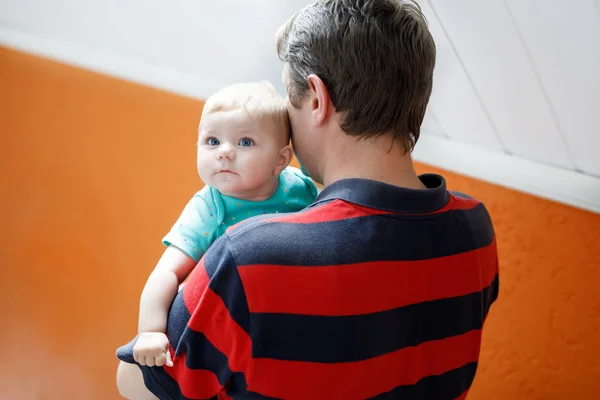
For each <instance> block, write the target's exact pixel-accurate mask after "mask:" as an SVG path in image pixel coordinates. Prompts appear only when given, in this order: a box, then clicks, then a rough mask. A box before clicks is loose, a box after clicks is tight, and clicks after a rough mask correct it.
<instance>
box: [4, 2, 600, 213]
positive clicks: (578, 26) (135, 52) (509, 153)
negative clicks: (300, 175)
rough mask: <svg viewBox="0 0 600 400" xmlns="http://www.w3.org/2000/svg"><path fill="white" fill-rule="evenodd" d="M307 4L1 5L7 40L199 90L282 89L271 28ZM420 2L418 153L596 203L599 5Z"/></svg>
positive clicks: (189, 91) (533, 189)
mask: <svg viewBox="0 0 600 400" xmlns="http://www.w3.org/2000/svg"><path fill="white" fill-rule="evenodd" d="M308 3H310V0H287V1H282V0H246V1H244V0H219V1H217V0H211V1H208V0H170V1H169V2H166V1H164V0H161V1H159V0H145V1H144V0H103V1H101V0H53V1H47V0H46V1H44V0H3V1H2V2H0V43H5V44H7V45H9V46H14V47H17V48H21V49H24V50H26V51H32V52H35V53H39V54H42V55H46V56H49V57H53V58H57V59H59V60H62V61H66V62H70V63H73V64H76V65H81V66H84V67H88V68H92V69H95V70H98V71H101V72H105V73H109V74H112V75H116V76H120V77H123V78H126V79H130V80H133V81H137V82H141V83H144V84H148V85H153V86H157V87H161V88H165V89H169V90H173V91H176V92H179V93H182V94H186V95H190V96H194V97H200V98H205V97H207V96H208V95H210V94H211V93H212V92H214V91H215V90H216V89H218V88H219V87H222V86H224V85H226V84H230V83H233V82H239V81H246V80H257V79H268V80H270V81H271V82H273V83H274V84H275V85H276V86H277V87H278V89H279V90H280V92H281V93H283V88H282V85H281V82H280V77H281V63H280V62H279V60H278V59H277V56H276V54H275V41H274V34H275V31H276V30H277V28H278V27H279V26H280V25H281V24H282V23H283V22H284V21H285V20H286V19H287V18H289V17H290V16H291V15H292V14H293V13H294V12H296V11H297V10H299V9H300V8H301V7H303V6H304V5H306V4H308ZM420 3H421V5H422V7H423V11H424V13H425V14H426V16H427V17H428V19H429V22H430V26H431V31H432V33H433V35H434V38H435V40H436V43H437V46H438V62H437V69H436V73H435V85H434V92H433V95H432V98H431V103H430V107H429V110H428V113H427V116H426V120H425V122H424V124H423V130H424V134H423V139H422V140H423V143H422V144H420V145H417V149H416V151H415V157H416V158H417V159H420V160H423V161H426V162H430V163H432V164H437V165H440V166H443V167H445V168H449V169H454V170H456V171H458V172H461V173H464V174H467V175H472V176H475V177H479V178H483V179H487V180H490V181H493V182H496V183H500V184H503V185H506V186H510V187H514V188H517V189H520V190H525V191H528V192H530V193H534V194H538V195H542V196H545V197H549V198H552V199H555V200H559V201H563V202H566V203H569V204H573V205H577V206H580V207H584V208H588V209H593V210H596V211H600V178H598V177H600V156H599V155H598V154H599V152H600V128H599V126H600V0H569V1H564V0H485V1H482V0H452V1H447V0H421V1H420ZM449 148H452V152H453V154H451V155H450V156H448V157H446V154H447V153H448V151H447V149H449ZM483 164H486V165H483ZM515 165H518V168H517V169H515V168H514V167H515ZM534 180H535V182H534Z"/></svg>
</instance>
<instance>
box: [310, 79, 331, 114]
mask: <svg viewBox="0 0 600 400" xmlns="http://www.w3.org/2000/svg"><path fill="white" fill-rule="evenodd" d="M306 81H307V82H308V89H309V91H310V104H309V106H310V111H311V113H312V116H313V122H314V123H315V125H322V124H323V123H324V122H325V121H326V120H327V117H329V114H330V113H331V112H332V111H333V103H332V102H331V97H330V96H329V91H328V90H327V86H325V83H324V82H323V81H322V80H321V78H319V76H318V75H315V74H311V75H309V76H308V78H307V79H306Z"/></svg>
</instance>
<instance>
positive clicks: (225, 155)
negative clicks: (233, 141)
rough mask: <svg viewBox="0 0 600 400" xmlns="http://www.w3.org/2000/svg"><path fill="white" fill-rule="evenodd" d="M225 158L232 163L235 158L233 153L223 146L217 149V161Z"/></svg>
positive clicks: (229, 148)
mask: <svg viewBox="0 0 600 400" xmlns="http://www.w3.org/2000/svg"><path fill="white" fill-rule="evenodd" d="M225 158H227V159H229V160H232V161H233V159H234V158H235V152H234V151H233V149H232V148H231V147H229V146H224V147H222V148H221V149H219V160H222V159H225Z"/></svg>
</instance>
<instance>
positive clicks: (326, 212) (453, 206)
mask: <svg viewBox="0 0 600 400" xmlns="http://www.w3.org/2000/svg"><path fill="white" fill-rule="evenodd" d="M479 204H480V202H479V201H477V200H473V199H464V198H461V197H457V196H455V195H453V194H450V200H449V201H448V203H447V204H446V205H445V206H444V207H442V208H440V209H439V210H436V211H434V212H431V213H421V214H419V213H398V212H391V211H383V210H378V209H375V208H369V207H364V206H360V205H358V204H354V203H350V202H347V201H344V200H340V199H337V200H334V201H332V202H331V203H326V204H324V205H321V206H317V207H315V208H313V209H310V210H308V211H303V212H300V213H294V214H291V215H285V216H282V217H277V218H272V219H268V220H266V221H265V222H282V223H294V224H314V223H318V222H332V221H340V220H344V219H348V218H358V217H366V216H369V215H382V214H407V215H414V216H420V215H432V214H440V213H444V212H447V211H451V210H470V209H473V208H475V207H477V206H478V205H479Z"/></svg>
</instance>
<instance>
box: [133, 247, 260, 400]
mask: <svg viewBox="0 0 600 400" xmlns="http://www.w3.org/2000/svg"><path fill="white" fill-rule="evenodd" d="M228 240H229V239H228V237H227V235H224V236H222V237H221V238H219V239H218V240H217V241H216V242H215V243H213V245H212V246H211V247H210V249H209V250H208V251H207V253H206V254H205V255H204V257H202V259H201V260H200V262H199V263H198V265H197V267H196V268H195V269H194V270H193V272H192V273H191V275H190V277H189V278H188V281H187V283H186V285H185V287H184V288H183V290H181V291H180V292H179V294H178V295H177V297H176V298H175V300H174V302H173V304H172V306H171V311H170V312H169V319H168V326H167V336H168V337H169V342H170V344H171V354H172V355H173V366H172V367H153V368H148V367H141V369H142V372H143V375H144V382H145V383H146V386H147V387H148V389H149V390H150V391H151V392H153V393H154V394H155V395H158V396H160V395H166V396H167V398H187V399H211V398H221V397H218V396H220V395H223V394H225V393H226V392H229V393H233V392H235V393H240V392H241V393H243V392H244V391H245V390H246V386H247V384H246V382H247V377H248V376H250V373H251V371H250V369H251V365H252V364H251V357H252V350H251V349H252V341H251V338H250V313H249V310H248V305H247V301H246V295H245V292H244V289H243V286H242V281H241V278H240V276H239V274H238V271H237V266H236V262H235V259H234V257H233V255H232V252H231V251H230V249H229V244H228ZM174 349H177V350H176V351H175V350H174Z"/></svg>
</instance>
